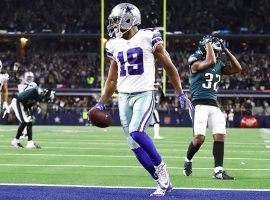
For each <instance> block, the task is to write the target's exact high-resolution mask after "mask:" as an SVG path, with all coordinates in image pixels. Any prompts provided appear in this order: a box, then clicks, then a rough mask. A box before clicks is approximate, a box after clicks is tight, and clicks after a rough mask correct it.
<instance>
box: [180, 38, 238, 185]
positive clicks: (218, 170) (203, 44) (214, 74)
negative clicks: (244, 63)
mask: <svg viewBox="0 0 270 200" xmlns="http://www.w3.org/2000/svg"><path fill="white" fill-rule="evenodd" d="M221 53H225V54H226V57H227V58H228V60H229V63H226V64H224V63H223V62H222V61H221V60H220V57H221ZM188 62H189V66H190V78H189V79H190V95H191V99H192V104H193V105H194V107H195V113H193V114H194V116H193V131H194V138H193V141H192V142H190V144H189V147H188V150H187V154H186V158H185V163H184V170H183V174H184V175H185V176H190V175H191V174H192V158H193V156H194V155H195V153H196V152H197V151H198V150H199V149H200V147H201V145H202V144H203V142H204V140H205V134H206V127H207V125H208V128H209V129H210V131H211V133H212V135H213V139H214V143H213V156H214V161H215V168H214V176H213V178H216V179H223V180H233V179H234V177H231V176H229V175H228V174H227V173H226V172H225V171H224V169H223V160H224V141H225V135H226V122H225V118H224V116H223V114H222V112H221V110H220V108H219V106H218V103H217V90H218V84H219V82H220V79H221V76H222V75H232V74H237V73H239V72H241V70H242V68H241V65H240V64H239V62H238V61H237V59H236V58H235V57H234V56H233V55H232V54H231V52H230V51H229V50H228V49H227V48H225V47H224V45H223V42H222V41H221V40H220V39H218V38H216V37H213V36H205V37H204V38H203V39H202V40H201V41H200V42H199V50H197V51H196V52H195V53H194V54H192V55H191V56H190V57H189V59H188Z"/></svg>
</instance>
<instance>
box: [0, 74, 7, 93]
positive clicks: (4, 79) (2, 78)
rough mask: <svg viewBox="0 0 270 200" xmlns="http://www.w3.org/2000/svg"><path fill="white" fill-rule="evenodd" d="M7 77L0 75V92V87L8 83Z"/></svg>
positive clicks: (0, 88) (0, 89)
mask: <svg viewBox="0 0 270 200" xmlns="http://www.w3.org/2000/svg"><path fill="white" fill-rule="evenodd" d="M8 79H9V75H8V74H2V73H0V92H1V91H2V87H3V85H4V84H5V83H7V82H8Z"/></svg>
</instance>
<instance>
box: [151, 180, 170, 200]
mask: <svg viewBox="0 0 270 200" xmlns="http://www.w3.org/2000/svg"><path fill="white" fill-rule="evenodd" d="M172 190H173V187H172V184H171V183H170V184H169V187H168V188H167V189H162V188H161V187H160V185H159V184H157V188H156V190H155V192H153V193H152V194H150V196H152V197H161V196H165V195H166V194H168V193H170V192H171V191H172Z"/></svg>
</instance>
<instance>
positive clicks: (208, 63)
mask: <svg viewBox="0 0 270 200" xmlns="http://www.w3.org/2000/svg"><path fill="white" fill-rule="evenodd" d="M205 46H206V58H205V60H203V61H202V60H198V61H196V62H194V63H193V64H192V65H191V70H192V72H193V73H196V72H198V71H201V70H206V69H208V68H210V67H213V66H214V65H215V64H216V61H217V60H216V56H215V53H214V50H213V47H212V43H211V41H209V42H207V43H206V44H205Z"/></svg>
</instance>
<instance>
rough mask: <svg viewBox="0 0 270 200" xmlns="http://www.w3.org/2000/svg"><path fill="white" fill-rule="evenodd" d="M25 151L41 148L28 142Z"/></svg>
mask: <svg viewBox="0 0 270 200" xmlns="http://www.w3.org/2000/svg"><path fill="white" fill-rule="evenodd" d="M26 148H27V149H40V148H41V147H40V146H38V145H37V144H36V143H34V142H33V141H28V143H27V145H26Z"/></svg>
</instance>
